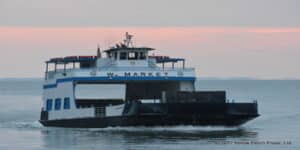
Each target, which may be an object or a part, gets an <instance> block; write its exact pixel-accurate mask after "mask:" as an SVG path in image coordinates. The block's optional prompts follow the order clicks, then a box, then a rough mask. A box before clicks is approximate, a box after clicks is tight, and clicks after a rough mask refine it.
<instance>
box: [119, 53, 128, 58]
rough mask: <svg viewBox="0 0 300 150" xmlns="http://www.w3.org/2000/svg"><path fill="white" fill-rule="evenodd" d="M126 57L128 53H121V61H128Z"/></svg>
mask: <svg viewBox="0 0 300 150" xmlns="http://www.w3.org/2000/svg"><path fill="white" fill-rule="evenodd" d="M126 56H127V53H126V52H121V53H120V60H125V59H126Z"/></svg>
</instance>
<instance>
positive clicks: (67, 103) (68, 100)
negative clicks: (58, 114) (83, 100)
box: [63, 97, 71, 109]
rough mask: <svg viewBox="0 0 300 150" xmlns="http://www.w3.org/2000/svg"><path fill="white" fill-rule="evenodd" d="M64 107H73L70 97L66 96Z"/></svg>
mask: <svg viewBox="0 0 300 150" xmlns="http://www.w3.org/2000/svg"><path fill="white" fill-rule="evenodd" d="M63 107H64V109H71V104H70V97H65V98H64V106H63Z"/></svg>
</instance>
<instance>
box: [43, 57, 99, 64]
mask: <svg viewBox="0 0 300 150" xmlns="http://www.w3.org/2000/svg"><path fill="white" fill-rule="evenodd" d="M96 59H97V57H96V56H67V57H57V58H51V59H50V60H48V61H46V63H58V64H59V63H62V64H63V63H72V62H90V61H96Z"/></svg>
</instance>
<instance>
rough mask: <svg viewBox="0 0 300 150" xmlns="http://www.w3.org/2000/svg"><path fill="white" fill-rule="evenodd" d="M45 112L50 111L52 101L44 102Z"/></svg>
mask: <svg viewBox="0 0 300 150" xmlns="http://www.w3.org/2000/svg"><path fill="white" fill-rule="evenodd" d="M46 110H47V111H50V110H52V99H47V102H46Z"/></svg>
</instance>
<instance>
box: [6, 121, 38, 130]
mask: <svg viewBox="0 0 300 150" xmlns="http://www.w3.org/2000/svg"><path fill="white" fill-rule="evenodd" d="M0 127H1V128H14V129H41V128H42V127H43V126H42V125H41V124H40V123H39V122H38V121H7V122H1V123H0Z"/></svg>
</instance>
